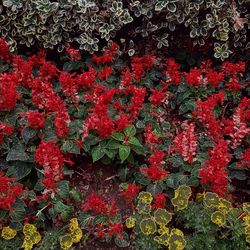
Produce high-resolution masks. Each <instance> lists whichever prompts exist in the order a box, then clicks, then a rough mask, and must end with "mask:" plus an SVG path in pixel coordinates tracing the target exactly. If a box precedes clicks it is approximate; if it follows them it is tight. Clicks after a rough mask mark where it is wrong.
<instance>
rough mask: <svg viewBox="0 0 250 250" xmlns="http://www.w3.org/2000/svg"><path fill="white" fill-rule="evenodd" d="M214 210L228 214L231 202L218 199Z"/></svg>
mask: <svg viewBox="0 0 250 250" xmlns="http://www.w3.org/2000/svg"><path fill="white" fill-rule="evenodd" d="M216 208H217V209H219V210H223V211H224V212H225V213H228V212H230V210H232V204H231V202H229V201H227V200H225V199H223V198H220V199H219V202H218V204H217V205H216Z"/></svg>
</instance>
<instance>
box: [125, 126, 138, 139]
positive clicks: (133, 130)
mask: <svg viewBox="0 0 250 250" xmlns="http://www.w3.org/2000/svg"><path fill="white" fill-rule="evenodd" d="M124 133H125V135H128V136H129V137H130V136H134V135H135V134H136V128H135V126H134V125H132V126H128V127H126V128H125V129H124Z"/></svg>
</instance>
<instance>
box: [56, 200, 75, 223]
mask: <svg viewBox="0 0 250 250" xmlns="http://www.w3.org/2000/svg"><path fill="white" fill-rule="evenodd" d="M55 210H56V211H57V212H58V213H60V215H61V218H62V220H63V221H67V220H68V219H69V218H70V216H71V215H72V212H73V211H74V208H73V207H72V206H69V205H66V204H64V203H62V202H61V201H57V202H56V203H55Z"/></svg>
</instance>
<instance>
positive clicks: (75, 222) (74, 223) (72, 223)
mask: <svg viewBox="0 0 250 250" xmlns="http://www.w3.org/2000/svg"><path fill="white" fill-rule="evenodd" d="M78 227H79V224H78V220H77V218H72V219H71V220H70V231H73V230H74V229H76V228H78Z"/></svg>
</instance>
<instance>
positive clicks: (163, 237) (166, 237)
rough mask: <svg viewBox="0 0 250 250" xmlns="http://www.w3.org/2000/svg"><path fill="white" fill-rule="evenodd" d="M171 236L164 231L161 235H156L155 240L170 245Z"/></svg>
mask: <svg viewBox="0 0 250 250" xmlns="http://www.w3.org/2000/svg"><path fill="white" fill-rule="evenodd" d="M169 237H170V236H169V234H167V233H164V234H162V235H160V236H159V235H157V236H155V237H154V240H155V241H156V242H157V243H158V244H160V245H165V246H168V241H169Z"/></svg>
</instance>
